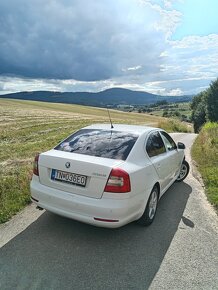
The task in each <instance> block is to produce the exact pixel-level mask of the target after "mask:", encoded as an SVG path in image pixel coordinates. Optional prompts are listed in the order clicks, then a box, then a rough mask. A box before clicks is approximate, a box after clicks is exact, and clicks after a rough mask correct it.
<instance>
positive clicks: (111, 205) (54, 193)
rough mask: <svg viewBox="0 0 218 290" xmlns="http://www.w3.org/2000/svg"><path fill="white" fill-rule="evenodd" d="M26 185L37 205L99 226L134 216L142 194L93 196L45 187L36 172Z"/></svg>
mask: <svg viewBox="0 0 218 290" xmlns="http://www.w3.org/2000/svg"><path fill="white" fill-rule="evenodd" d="M30 189H31V195H32V201H33V202H34V203H35V204H37V205H38V206H39V207H42V208H44V209H46V210H48V211H51V212H53V213H56V214H58V215H61V216H65V217H68V218H71V219H75V220H78V221H81V222H84V223H88V224H92V225H95V226H99V227H107V228H117V227H121V226H123V225H125V224H127V223H129V222H131V221H134V220H136V219H138V218H139V217H140V216H141V215H142V213H143V207H142V199H143V194H142V195H140V194H139V195H135V196H134V197H132V198H126V199H112V198H104V197H102V198H101V199H95V198H90V197H86V196H81V195H76V194H72V193H68V192H64V191H60V190H57V189H54V188H50V187H47V186H45V185H42V184H40V182H39V180H38V177H36V176H33V179H32V181H31V185H30ZM95 218H98V219H106V220H113V221H110V222H109V221H99V220H95Z"/></svg>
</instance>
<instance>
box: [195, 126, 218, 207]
mask: <svg viewBox="0 0 218 290" xmlns="http://www.w3.org/2000/svg"><path fill="white" fill-rule="evenodd" d="M192 157H193V159H194V160H195V161H196V163H197V166H198V170H199V171H200V173H201V175H202V178H203V181H204V184H205V188H206V193H207V196H208V199H209V201H210V202H211V203H212V204H213V205H214V206H215V208H216V209H217V210H218V123H207V124H206V125H205V126H204V127H203V128H202V130H201V131H200V133H199V135H198V137H197V139H196V141H195V143H194V145H193V147H192Z"/></svg>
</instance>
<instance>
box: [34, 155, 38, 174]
mask: <svg viewBox="0 0 218 290" xmlns="http://www.w3.org/2000/svg"><path fill="white" fill-rule="evenodd" d="M33 174H35V175H37V176H39V154H37V155H36V157H35V159H34V163H33Z"/></svg>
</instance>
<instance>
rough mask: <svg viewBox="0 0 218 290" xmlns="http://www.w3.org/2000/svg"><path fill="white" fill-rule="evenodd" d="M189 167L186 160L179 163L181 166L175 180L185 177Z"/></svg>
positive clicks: (178, 180)
mask: <svg viewBox="0 0 218 290" xmlns="http://www.w3.org/2000/svg"><path fill="white" fill-rule="evenodd" d="M189 169H190V167H189V164H188V162H187V161H186V160H184V161H183V162H182V165H181V168H180V172H179V176H178V177H177V179H176V182H180V181H183V180H184V179H185V178H186V177H187V175H188V173H189Z"/></svg>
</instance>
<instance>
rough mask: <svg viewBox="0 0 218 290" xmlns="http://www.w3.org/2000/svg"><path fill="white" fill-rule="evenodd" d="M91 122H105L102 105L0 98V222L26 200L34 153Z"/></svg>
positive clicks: (118, 119) (120, 116) (150, 121)
mask: <svg viewBox="0 0 218 290" xmlns="http://www.w3.org/2000/svg"><path fill="white" fill-rule="evenodd" d="M110 115H111V118H112V120H113V123H124V124H125V123H126V124H141V125H149V126H154V127H157V126H160V127H161V128H165V129H166V130H168V131H170V132H173V131H175V130H176V131H177V130H178V128H179V127H177V126H175V125H172V124H174V121H173V123H171V120H170V119H167V120H165V119H164V118H161V117H157V116H151V115H147V114H138V113H133V112H131V113H130V112H120V111H116V110H110ZM93 123H109V118H108V113H107V111H106V109H101V108H94V107H86V106H79V105H68V104H55V103H45V102H35V101H23V100H7V99H0V223H3V222H6V221H7V220H9V219H10V217H11V216H12V215H14V214H15V213H16V212H18V211H19V210H20V209H22V208H23V207H24V206H25V205H26V204H28V203H30V192H29V183H30V180H31V175H32V161H33V159H34V156H35V155H36V154H37V153H38V152H43V151H46V150H48V149H50V148H53V147H54V146H55V145H56V144H57V143H59V142H60V141H61V140H63V139H64V138H66V137H67V136H68V135H70V134H71V133H72V132H74V131H76V130H78V129H80V128H81V127H84V126H87V125H90V124H93ZM167 124H168V125H167ZM183 129H184V131H185V132H186V131H187V128H186V127H182V128H179V130H183Z"/></svg>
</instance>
